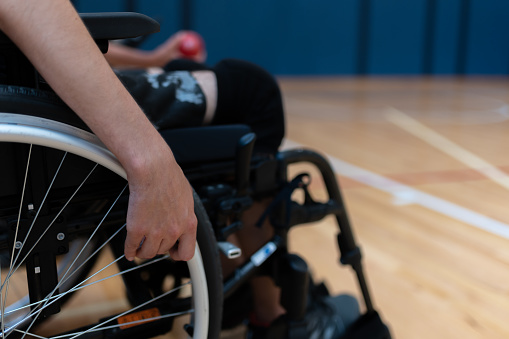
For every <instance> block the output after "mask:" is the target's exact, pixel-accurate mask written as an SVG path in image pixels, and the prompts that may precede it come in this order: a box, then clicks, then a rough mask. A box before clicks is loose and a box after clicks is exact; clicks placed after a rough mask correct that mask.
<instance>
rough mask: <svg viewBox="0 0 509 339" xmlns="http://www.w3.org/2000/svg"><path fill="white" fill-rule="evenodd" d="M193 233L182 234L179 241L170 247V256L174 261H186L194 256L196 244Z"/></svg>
mask: <svg viewBox="0 0 509 339" xmlns="http://www.w3.org/2000/svg"><path fill="white" fill-rule="evenodd" d="M195 237H196V235H195V234H184V235H182V236H181V237H180V239H179V241H178V242H177V243H176V244H175V246H173V247H172V248H171V249H170V257H171V258H172V259H173V260H176V261H188V260H191V259H192V258H193V256H194V249H195V246H196V241H195Z"/></svg>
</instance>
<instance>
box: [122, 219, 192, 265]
mask: <svg viewBox="0 0 509 339" xmlns="http://www.w3.org/2000/svg"><path fill="white" fill-rule="evenodd" d="M179 226H180V227H179ZM179 229H182V231H179ZM196 229H197V220H196V216H195V214H194V212H193V213H190V214H189V216H188V217H187V218H185V222H182V223H181V224H180V225H173V226H171V225H166V227H164V226H163V227H161V228H157V227H153V228H152V229H151V230H148V231H146V232H143V231H140V229H139V228H136V227H128V231H127V237H126V241H125V247H124V252H125V257H126V259H127V260H129V261H132V260H134V258H135V257H138V258H140V259H151V258H153V257H155V256H156V255H158V254H165V253H168V252H170V255H171V257H172V259H173V260H179V261H180V260H182V261H187V260H190V259H192V257H193V256H194V249H195V244H196Z"/></svg>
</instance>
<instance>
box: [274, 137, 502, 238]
mask: <svg viewBox="0 0 509 339" xmlns="http://www.w3.org/2000/svg"><path fill="white" fill-rule="evenodd" d="M300 147H304V146H303V145H301V144H298V143H296V142H293V141H291V140H285V142H284V145H283V149H289V148H300ZM325 157H326V158H327V159H328V160H329V162H330V164H331V166H332V168H333V170H334V172H335V173H336V174H339V175H342V176H344V177H348V178H350V179H352V180H355V181H357V182H360V183H363V184H365V185H368V186H371V187H374V188H376V189H378V190H381V191H384V192H387V193H389V194H391V195H392V196H393V197H394V198H395V199H396V200H398V201H404V202H406V203H408V204H415V205H420V206H423V207H425V208H428V209H430V210H432V211H435V212H438V213H441V214H443V215H446V216H448V217H450V218H453V219H456V220H458V221H461V222H464V223H465V224H468V225H471V226H474V227H477V228H479V229H482V230H485V231H487V232H490V233H492V234H495V235H498V236H500V237H502V238H505V239H509V225H507V224H505V223H503V222H500V221H498V220H495V219H492V218H490V217H487V216H485V215H483V214H480V213H477V212H475V211H472V210H470V209H468V208H465V207H462V206H459V205H456V204H454V203H452V202H450V201H447V200H444V199H441V198H437V197H435V196H433V195H431V194H427V193H424V192H421V191H419V190H417V189H415V188H412V187H409V186H406V185H403V184H401V183H399V182H397V181H394V180H392V179H388V178H386V177H383V176H381V175H379V174H376V173H373V172H370V171H368V170H365V169H363V168H360V167H357V166H355V165H352V164H350V163H347V162H346V161H343V160H340V159H338V158H335V157H332V156H330V155H325Z"/></svg>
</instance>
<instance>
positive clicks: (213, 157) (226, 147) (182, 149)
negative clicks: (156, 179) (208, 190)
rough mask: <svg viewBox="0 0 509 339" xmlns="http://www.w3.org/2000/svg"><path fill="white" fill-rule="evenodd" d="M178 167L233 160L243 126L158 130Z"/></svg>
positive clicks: (244, 126)
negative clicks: (168, 146)
mask: <svg viewBox="0 0 509 339" xmlns="http://www.w3.org/2000/svg"><path fill="white" fill-rule="evenodd" d="M159 132H160V133H161V135H162V137H163V138H164V140H166V142H167V143H168V145H170V148H171V150H172V152H173V155H174V156H175V159H176V160H177V162H178V163H179V164H180V165H184V164H191V163H201V162H212V161H221V160H232V159H235V156H236V152H237V145H238V142H239V139H240V138H242V137H243V136H244V135H246V134H248V133H250V132H251V129H250V128H249V127H248V126H246V125H219V126H200V127H189V128H178V129H172V130H165V131H159Z"/></svg>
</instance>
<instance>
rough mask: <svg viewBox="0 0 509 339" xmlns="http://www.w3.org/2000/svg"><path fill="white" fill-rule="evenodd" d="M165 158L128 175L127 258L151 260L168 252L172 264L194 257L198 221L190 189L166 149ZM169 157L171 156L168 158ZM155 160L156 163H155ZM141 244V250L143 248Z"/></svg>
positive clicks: (159, 157) (155, 160)
mask: <svg viewBox="0 0 509 339" xmlns="http://www.w3.org/2000/svg"><path fill="white" fill-rule="evenodd" d="M166 148H167V152H164V150H163V153H162V154H163V155H162V154H161V153H158V152H152V154H154V156H155V158H151V161H149V162H145V163H144V164H143V166H140V167H143V169H142V170H141V171H140V170H139V168H137V169H135V170H134V171H131V173H130V172H129V170H128V169H126V171H127V173H128V181H129V190H130V196H129V207H128V212H127V225H126V228H127V238H126V241H125V249H124V251H125V256H126V258H127V259H128V260H133V259H134V257H138V258H140V259H150V258H152V257H154V256H155V255H157V254H165V253H167V252H168V251H169V253H170V256H171V258H172V259H173V260H184V261H187V260H190V259H191V258H192V257H193V255H194V249H195V243H196V228H197V221H196V216H195V214H194V200H193V193H192V189H191V186H190V185H189V183H188V181H187V179H186V178H185V176H184V174H183V173H182V170H181V169H180V167H179V166H178V165H177V163H176V162H175V160H174V159H173V155H172V154H171V151H169V148H168V147H167V146H166ZM168 153H169V154H168ZM152 160H153V161H152ZM140 244H141V246H140Z"/></svg>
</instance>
